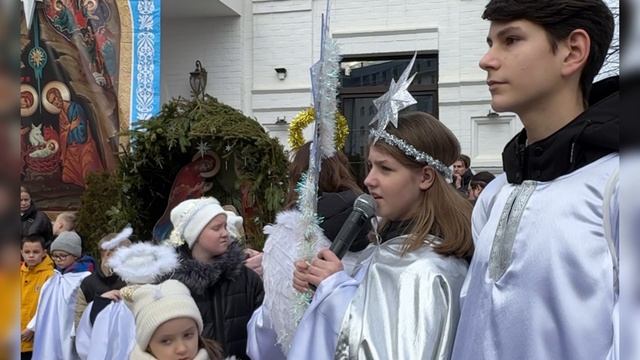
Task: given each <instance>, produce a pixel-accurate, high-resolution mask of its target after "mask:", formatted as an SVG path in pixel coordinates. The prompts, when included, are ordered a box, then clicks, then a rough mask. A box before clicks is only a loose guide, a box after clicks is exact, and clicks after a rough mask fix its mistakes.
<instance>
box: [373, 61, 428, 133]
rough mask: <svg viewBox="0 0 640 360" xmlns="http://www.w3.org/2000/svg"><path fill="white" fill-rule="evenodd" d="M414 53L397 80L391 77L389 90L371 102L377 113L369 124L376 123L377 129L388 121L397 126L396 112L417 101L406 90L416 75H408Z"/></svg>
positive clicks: (380, 128) (383, 127) (382, 127)
mask: <svg viewBox="0 0 640 360" xmlns="http://www.w3.org/2000/svg"><path fill="white" fill-rule="evenodd" d="M416 55H417V53H415V54H414V55H413V58H412V59H411V61H410V62H409V65H408V66H407V67H406V68H405V69H404V71H403V72H402V75H401V76H400V78H399V79H398V81H397V82H396V81H395V80H394V79H391V85H390V86H389V91H387V92H386V93H385V94H384V95H382V96H381V97H379V98H377V99H375V100H373V104H374V105H375V106H376V108H377V109H378V113H377V114H376V116H374V117H373V119H372V120H371V122H370V123H369V125H373V124H374V123H378V126H377V129H378V130H380V131H382V130H384V129H385V128H386V127H387V125H389V123H391V124H393V126H395V127H398V113H399V112H400V110H402V109H404V108H407V107H409V106H411V105H413V104H415V103H417V101H416V99H414V98H413V96H411V94H410V93H409V91H408V90H407V89H408V88H409V85H411V82H412V81H413V78H415V76H416V74H413V75H412V76H411V77H409V73H410V72H411V69H412V68H413V63H414V62H415V60H416Z"/></svg>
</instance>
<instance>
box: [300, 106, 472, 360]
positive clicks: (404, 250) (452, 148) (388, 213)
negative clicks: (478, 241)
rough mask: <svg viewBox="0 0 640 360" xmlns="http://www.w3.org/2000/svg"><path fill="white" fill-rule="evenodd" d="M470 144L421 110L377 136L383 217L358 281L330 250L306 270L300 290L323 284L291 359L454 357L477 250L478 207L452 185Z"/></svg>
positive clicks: (373, 155) (371, 182) (375, 159)
mask: <svg viewBox="0 0 640 360" xmlns="http://www.w3.org/2000/svg"><path fill="white" fill-rule="evenodd" d="M459 154H460V144H459V143H458V140H457V139H456V138H455V136H454V135H453V133H451V131H450V130H449V129H447V128H446V127H445V126H444V125H442V123H441V122H440V121H438V120H437V119H436V118H434V117H433V116H431V115H429V114H426V113H422V112H413V113H407V114H405V115H402V116H400V117H399V119H398V127H397V128H395V127H394V126H393V125H388V126H387V127H386V128H384V129H381V130H372V133H371V142H370V147H369V155H368V164H369V168H370V169H369V174H368V175H367V178H366V179H365V185H366V186H367V188H368V190H369V193H370V194H371V195H372V196H373V197H374V199H375V201H376V205H377V215H378V217H379V218H381V219H382V221H381V222H380V226H379V235H377V236H376V245H377V246H373V247H371V248H368V249H367V250H365V252H364V253H363V258H362V259H363V261H362V262H361V263H360V266H359V267H358V268H356V269H355V270H354V274H353V276H349V274H347V273H346V272H345V271H343V265H342V263H341V261H340V260H339V259H338V258H337V257H336V256H335V254H333V253H332V252H331V251H330V250H328V249H326V250H322V251H321V252H320V253H319V254H318V258H317V259H315V260H313V261H312V262H311V263H310V264H309V263H307V262H304V261H298V262H297V263H296V271H295V274H294V287H295V288H296V289H297V290H299V291H307V290H308V288H309V285H310V284H313V285H314V286H317V291H316V293H315V294H314V296H313V300H312V302H311V305H310V306H309V308H308V309H307V311H306V313H305V315H304V316H303V318H302V320H301V322H300V324H299V326H298V329H297V330H296V334H295V336H294V338H293V342H292V346H291V349H290V351H289V353H288V358H290V359H301V358H306V359H329V358H339V359H448V358H449V357H450V354H451V348H452V345H453V340H454V335H455V333H456V324H457V322H458V316H459V303H458V297H459V293H460V289H461V287H462V283H463V281H464V277H465V274H466V272H467V261H466V260H465V259H468V258H469V257H470V256H471V254H472V252H473V243H472V240H471V224H470V217H471V205H470V204H469V202H468V201H467V200H466V199H464V198H463V197H462V196H460V194H459V193H457V192H456V190H455V189H454V188H453V187H452V186H451V185H450V183H449V182H450V181H451V171H450V169H449V166H451V165H452V164H453V162H454V161H455V160H456V159H457V158H458V156H459Z"/></svg>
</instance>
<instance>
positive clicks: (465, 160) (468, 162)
mask: <svg viewBox="0 0 640 360" xmlns="http://www.w3.org/2000/svg"><path fill="white" fill-rule="evenodd" d="M457 161H462V162H463V163H464V167H466V168H467V169H468V168H469V166H471V158H470V157H468V156H467V155H465V154H460V156H458V160H457Z"/></svg>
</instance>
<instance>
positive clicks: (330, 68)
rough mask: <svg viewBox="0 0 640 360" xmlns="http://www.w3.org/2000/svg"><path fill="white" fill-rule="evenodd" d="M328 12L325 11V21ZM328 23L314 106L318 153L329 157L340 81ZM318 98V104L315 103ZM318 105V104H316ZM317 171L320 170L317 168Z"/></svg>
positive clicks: (331, 152) (338, 57)
mask: <svg viewBox="0 0 640 360" xmlns="http://www.w3.org/2000/svg"><path fill="white" fill-rule="evenodd" d="M328 18H329V14H328V11H327V19H326V20H327V21H328ZM328 28H329V24H326V27H325V36H324V39H323V40H324V41H323V42H322V56H321V59H320V64H321V67H320V72H319V74H318V81H319V83H318V85H319V89H318V93H317V95H318V97H319V99H316V103H315V104H314V107H315V108H316V109H317V111H318V114H316V122H317V124H318V127H319V131H318V144H319V145H320V155H321V156H322V157H323V158H329V157H331V156H333V154H335V152H336V147H335V145H334V136H335V135H334V134H335V131H336V109H337V107H338V100H337V99H338V85H339V83H340V58H341V57H340V51H339V49H338V44H337V43H336V41H335V40H333V39H332V38H331V35H330V34H329V31H328ZM317 100H320V104H318V103H317ZM318 105H319V106H318ZM318 171H320V170H319V169H318Z"/></svg>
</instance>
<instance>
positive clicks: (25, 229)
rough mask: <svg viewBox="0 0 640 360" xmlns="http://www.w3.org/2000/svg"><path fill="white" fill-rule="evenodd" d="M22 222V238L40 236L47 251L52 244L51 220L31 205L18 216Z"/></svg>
mask: <svg viewBox="0 0 640 360" xmlns="http://www.w3.org/2000/svg"><path fill="white" fill-rule="evenodd" d="M20 220H21V221H22V234H21V235H22V237H25V236H30V235H40V236H42V237H44V241H45V247H46V248H47V249H48V248H49V245H51V243H52V242H53V226H51V220H50V219H49V217H48V216H47V214H45V213H44V212H42V211H40V210H38V209H36V206H35V205H34V204H33V203H32V204H31V206H29V209H27V211H25V212H24V214H22V216H20Z"/></svg>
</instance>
